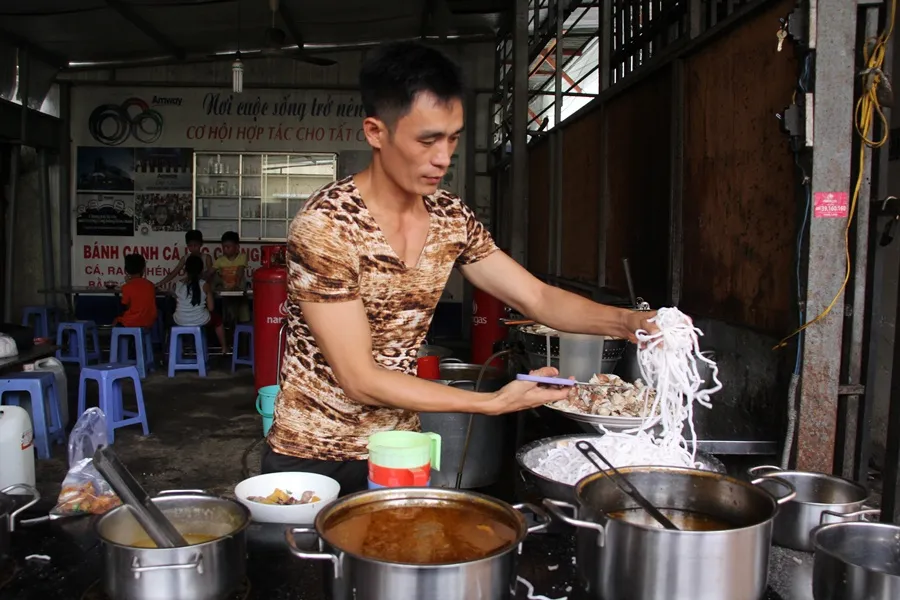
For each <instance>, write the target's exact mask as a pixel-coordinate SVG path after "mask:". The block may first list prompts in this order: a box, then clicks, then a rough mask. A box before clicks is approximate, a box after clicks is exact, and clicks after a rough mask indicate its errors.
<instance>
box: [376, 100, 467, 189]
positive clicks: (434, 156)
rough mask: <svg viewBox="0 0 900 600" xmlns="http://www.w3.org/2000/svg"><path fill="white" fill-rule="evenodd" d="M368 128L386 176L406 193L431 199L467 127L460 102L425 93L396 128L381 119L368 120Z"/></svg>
mask: <svg viewBox="0 0 900 600" xmlns="http://www.w3.org/2000/svg"><path fill="white" fill-rule="evenodd" d="M364 125H365V131H366V137H367V139H368V141H369V143H370V144H371V145H372V146H373V147H374V148H377V149H378V150H379V151H380V156H381V165H382V167H383V168H384V170H385V173H386V174H387V175H388V176H389V177H390V178H391V179H392V180H393V181H394V183H396V184H397V186H398V187H400V188H401V189H403V190H404V191H406V192H409V193H411V194H417V195H422V196H427V195H429V194H433V193H434V192H435V191H437V188H438V185H440V183H441V178H442V177H443V176H444V174H445V173H446V172H447V169H448V168H449V167H450V157H451V156H453V153H454V152H455V151H456V146H457V144H458V143H459V135H460V132H461V131H462V128H463V106H462V102H461V101H460V100H458V99H454V100H451V101H450V102H442V101H440V100H439V99H437V98H436V97H435V96H433V95H432V94H429V93H421V94H419V95H418V96H416V99H415V100H414V101H413V104H412V106H411V107H410V110H409V112H408V113H406V114H405V115H403V116H402V117H400V118H399V119H397V122H396V123H394V125H393V128H392V129H391V128H389V127H388V126H387V125H386V124H385V123H384V122H383V121H381V120H379V119H366V123H364Z"/></svg>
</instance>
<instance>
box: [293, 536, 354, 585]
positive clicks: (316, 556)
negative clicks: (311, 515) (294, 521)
mask: <svg viewBox="0 0 900 600" xmlns="http://www.w3.org/2000/svg"><path fill="white" fill-rule="evenodd" d="M298 533H311V534H313V535H314V536H316V539H317V540H318V541H319V544H320V546H321V543H322V538H320V537H319V532H317V531H316V530H315V529H313V528H311V527H291V528H290V529H288V530H286V531H285V532H284V538H285V540H286V541H287V545H288V549H289V550H290V551H291V554H293V555H294V556H296V557H297V558H305V559H307V560H330V561H331V564H332V565H333V566H334V578H335V579H340V577H341V559H340V558H338V556H337V555H335V554H331V553H329V552H323V551H321V550H319V551H318V552H313V551H308V550H301V549H300V548H299V547H297V538H296V537H295V536H296V535H297V534H298Z"/></svg>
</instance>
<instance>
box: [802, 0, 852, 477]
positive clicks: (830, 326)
mask: <svg viewBox="0 0 900 600" xmlns="http://www.w3.org/2000/svg"><path fill="white" fill-rule="evenodd" d="M856 12H857V7H856V4H855V3H852V2H847V1H846V0H817V2H816V3H813V4H812V6H811V10H810V13H811V15H810V17H811V20H815V21H816V29H817V32H818V33H817V35H818V36H821V37H822V39H823V40H828V43H827V44H823V45H822V46H821V47H820V48H818V49H817V55H816V61H815V78H814V81H815V89H814V91H813V93H814V115H815V122H814V124H813V134H814V137H813V139H814V149H813V165H812V192H813V198H814V202H815V201H816V200H817V199H822V200H823V201H824V200H825V199H826V198H828V196H827V195H828V194H832V195H833V196H831V198H836V199H837V202H838V203H842V202H844V201H845V200H844V199H845V198H847V197H848V196H849V190H850V165H851V149H852V138H851V125H852V123H853V95H854V75H855V73H854V67H855V65H854V58H855V56H856V48H855V41H856ZM812 41H813V42H814V41H815V40H814V39H813V40H812ZM863 200H864V201H865V199H863ZM846 225H847V220H846V219H845V218H819V217H815V216H814V218H813V219H812V223H811V225H810V233H809V266H808V271H807V272H808V276H807V292H806V307H807V314H808V315H810V316H813V317H814V316H815V315H818V314H820V313H821V312H822V311H823V310H824V309H825V308H826V307H827V306H828V305H829V303H830V302H831V300H832V298H833V297H834V295H835V294H836V293H837V291H838V290H839V289H840V287H841V283H842V282H843V279H844V262H843V260H842V259H841V258H839V257H840V256H841V255H842V252H841V251H840V249H841V248H843V247H844V229H845V227H846ZM843 312H844V301H843V297H839V298H838V299H837V301H836V302H835V304H834V306H833V308H832V310H831V312H830V313H829V314H828V316H826V317H825V318H824V319H822V320H821V321H819V322H818V323H816V324H815V325H813V326H811V327H809V328H808V329H807V332H806V341H805V346H804V355H803V371H802V377H803V381H802V384H801V388H800V409H799V415H798V422H797V426H798V438H797V439H798V442H797V468H798V469H801V470H804V471H819V472H825V473H827V472H831V470H832V468H833V464H834V447H835V429H836V420H837V406H838V383H839V378H840V362H841V356H840V351H839V349H840V347H841V337H842V327H843Z"/></svg>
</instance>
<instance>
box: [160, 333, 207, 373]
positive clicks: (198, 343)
mask: <svg viewBox="0 0 900 600" xmlns="http://www.w3.org/2000/svg"><path fill="white" fill-rule="evenodd" d="M184 337H193V338H194V348H195V349H196V354H197V358H196V359H190V358H186V357H185V356H184V340H183V339H182V338H184ZM206 354H207V350H206V336H205V335H204V334H203V328H202V327H173V328H172V330H171V331H170V334H169V377H175V371H197V372H198V373H200V377H206Z"/></svg>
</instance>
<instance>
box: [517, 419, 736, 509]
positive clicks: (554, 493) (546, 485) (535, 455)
mask: <svg viewBox="0 0 900 600" xmlns="http://www.w3.org/2000/svg"><path fill="white" fill-rule="evenodd" d="M602 437H603V434H596V435H591V434H586V433H574V434H570V435H559V436H554V437H547V438H543V439H540V440H536V441H534V442H531V443H530V444H526V445H524V446H522V447H521V448H519V450H518V452H516V462H518V463H519V467H520V468H521V473H522V479H524V480H525V481H526V482H527V481H529V480H530V481H531V482H533V483H534V485H535V486H536V487H537V488H538V491H539V492H540V494H541V496H542V497H544V498H550V499H552V500H562V501H563V502H568V503H571V504H575V503H577V499H576V497H575V484H571V485H570V484H568V483H563V482H560V481H554V480H552V479H550V478H549V477H545V476H544V475H541V474H539V473H537V472H536V471H535V470H534V467H535V466H536V465H537V461H539V460H541V459H542V458H544V457H545V456H546V455H547V452H548V451H549V450H550V449H551V448H554V447H556V446H558V445H559V444H560V443H561V442H562V443H565V442H569V443H572V444H574V443H575V442H578V441H580V440H587V441H589V442H594V441H596V440H599V439H600V438H602ZM697 458H698V460H700V462H702V463H703V464H704V465H706V466H707V469H704V470H709V471H711V472H714V473H725V465H723V464H722V462H721V461H720V460H719V459H717V458H715V457H714V456H710V455H709V454H705V453H703V452H697Z"/></svg>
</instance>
